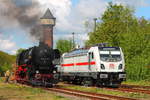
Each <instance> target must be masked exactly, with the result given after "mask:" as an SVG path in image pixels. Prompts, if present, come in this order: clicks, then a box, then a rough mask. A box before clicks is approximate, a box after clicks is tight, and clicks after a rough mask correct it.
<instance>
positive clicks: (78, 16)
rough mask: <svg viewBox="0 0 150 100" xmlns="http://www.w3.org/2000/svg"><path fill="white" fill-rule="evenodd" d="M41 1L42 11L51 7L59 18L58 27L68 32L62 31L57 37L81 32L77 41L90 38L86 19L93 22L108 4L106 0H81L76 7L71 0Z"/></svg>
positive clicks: (57, 20)
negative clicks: (85, 24)
mask: <svg viewBox="0 0 150 100" xmlns="http://www.w3.org/2000/svg"><path fill="white" fill-rule="evenodd" d="M39 2H40V4H41V5H42V12H45V10H46V9H47V8H50V9H51V11H52V13H53V14H54V16H55V17H56V18H57V19H56V29H57V30H58V31H59V32H61V31H63V32H66V34H61V33H60V34H59V35H60V36H59V35H57V39H58V37H60V38H63V37H66V38H68V36H70V35H69V34H71V33H72V32H75V33H77V34H81V35H80V38H77V39H78V40H77V41H82V40H83V41H84V40H85V39H87V38H88V36H87V33H86V30H85V26H84V23H85V21H87V20H88V21H91V22H93V18H95V17H100V16H101V15H102V13H103V12H104V11H105V8H106V5H107V2H105V1H104V0H80V1H79V3H78V4H77V5H75V6H74V7H73V6H72V2H71V0H39ZM55 38H56V36H55ZM57 39H56V40H57ZM81 44H83V43H81Z"/></svg>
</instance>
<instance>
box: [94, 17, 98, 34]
mask: <svg viewBox="0 0 150 100" xmlns="http://www.w3.org/2000/svg"><path fill="white" fill-rule="evenodd" d="M96 21H97V18H94V32H96Z"/></svg>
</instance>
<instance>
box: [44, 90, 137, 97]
mask: <svg viewBox="0 0 150 100" xmlns="http://www.w3.org/2000/svg"><path fill="white" fill-rule="evenodd" d="M44 89H45V90H48V91H54V92H60V93H64V94H69V95H74V96H78V97H85V98H89V99H91V100H136V99H133V98H126V97H120V96H112V95H106V94H99V93H91V92H83V91H79V90H73V89H65V88H44Z"/></svg>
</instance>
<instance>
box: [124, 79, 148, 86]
mask: <svg viewBox="0 0 150 100" xmlns="http://www.w3.org/2000/svg"><path fill="white" fill-rule="evenodd" d="M122 84H128V85H142V86H150V81H147V80H141V81H133V80H127V81H124V82H123V83H122Z"/></svg>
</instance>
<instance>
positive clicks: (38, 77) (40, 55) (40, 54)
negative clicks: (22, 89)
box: [16, 43, 60, 86]
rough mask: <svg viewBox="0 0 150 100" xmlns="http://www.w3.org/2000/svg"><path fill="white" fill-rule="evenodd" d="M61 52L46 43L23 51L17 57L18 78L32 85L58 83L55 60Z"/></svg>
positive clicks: (18, 80)
mask: <svg viewBox="0 0 150 100" xmlns="http://www.w3.org/2000/svg"><path fill="white" fill-rule="evenodd" d="M59 57H60V54H59V51H58V50H57V49H54V50H53V49H52V48H50V47H49V46H48V45H46V44H44V43H40V44H39V46H35V47H32V48H29V49H27V50H24V51H22V52H21V53H20V54H19V55H18V57H17V71H16V80H17V82H21V83H30V84H32V85H42V86H43V85H44V86H52V85H53V84H56V83H57V77H56V76H57V73H56V68H55V65H56V64H55V60H56V59H59Z"/></svg>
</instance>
